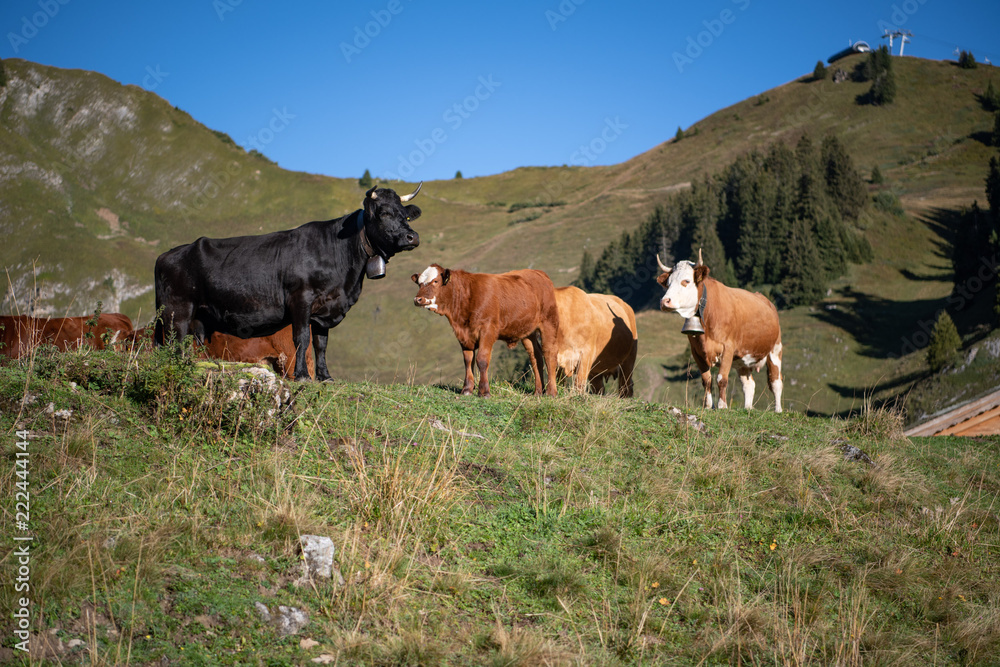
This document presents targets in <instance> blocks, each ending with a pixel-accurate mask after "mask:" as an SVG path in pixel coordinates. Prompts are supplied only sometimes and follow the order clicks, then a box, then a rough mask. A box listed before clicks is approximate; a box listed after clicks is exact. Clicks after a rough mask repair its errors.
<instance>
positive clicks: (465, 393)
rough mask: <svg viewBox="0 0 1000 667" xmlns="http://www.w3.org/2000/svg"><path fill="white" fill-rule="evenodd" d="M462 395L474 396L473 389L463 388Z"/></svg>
mask: <svg viewBox="0 0 1000 667" xmlns="http://www.w3.org/2000/svg"><path fill="white" fill-rule="evenodd" d="M462 396H472V390H471V389H463V390H462Z"/></svg>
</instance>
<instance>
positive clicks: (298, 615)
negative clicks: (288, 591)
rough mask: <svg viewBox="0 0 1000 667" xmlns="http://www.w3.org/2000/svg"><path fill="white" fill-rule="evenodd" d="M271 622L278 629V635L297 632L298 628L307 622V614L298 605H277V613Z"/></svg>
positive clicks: (282, 635) (304, 625) (283, 635)
mask: <svg viewBox="0 0 1000 667" xmlns="http://www.w3.org/2000/svg"><path fill="white" fill-rule="evenodd" d="M271 624H272V625H274V627H275V628H276V629H277V630H278V636H279V637H287V636H288V635H294V634H298V632H299V630H301V629H302V628H304V627H306V625H308V624H309V614H307V613H306V612H304V611H302V610H301V609H299V608H298V607H286V606H284V605H279V606H278V613H277V614H276V615H275V616H274V618H273V619H272V621H271Z"/></svg>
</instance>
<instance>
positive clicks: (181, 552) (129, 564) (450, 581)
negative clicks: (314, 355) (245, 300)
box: [0, 350, 1000, 665]
mask: <svg viewBox="0 0 1000 667" xmlns="http://www.w3.org/2000/svg"><path fill="white" fill-rule="evenodd" d="M241 377H245V373H241V372H240V371H238V370H233V368H232V367H229V369H228V370H226V371H225V372H220V371H219V370H218V368H217V367H216V366H215V365H214V364H200V365H199V364H197V363H196V362H195V361H194V360H193V359H192V358H190V356H188V355H187V354H185V353H180V352H176V351H171V350H160V351H157V352H155V353H153V352H149V351H145V350H143V351H138V352H135V353H131V354H125V353H118V354H116V353H113V352H101V353H98V352H93V351H88V350H85V351H79V352H74V353H67V354H56V353H53V352H48V351H39V352H38V353H37V354H36V355H34V356H33V357H32V358H30V359H29V358H26V359H24V360H23V361H21V362H16V363H12V362H8V363H6V364H4V365H3V366H0V408H2V409H0V421H2V426H3V432H4V433H5V436H4V439H3V443H2V447H3V452H4V454H5V456H4V460H5V462H6V465H5V467H4V470H3V471H0V494H3V496H4V497H8V498H12V497H13V495H14V490H15V486H14V484H15V482H16V481H17V478H16V477H15V475H14V474H13V473H14V460H15V456H14V452H15V443H16V441H17V438H16V437H15V435H14V431H15V430H16V429H27V430H28V431H30V433H31V438H30V441H29V442H30V444H29V450H30V477H29V479H30V484H31V486H30V489H31V528H32V531H33V533H34V534H35V542H34V543H33V544H32V561H31V563H32V564H31V586H32V589H31V599H32V601H33V607H32V610H33V612H32V613H33V616H32V629H33V631H34V633H35V635H34V637H33V640H32V645H33V646H36V647H39V648H40V647H41V646H42V645H43V643H44V642H43V639H42V638H43V637H44V638H47V640H48V643H49V644H51V654H50V659H51V660H52V661H53V662H54V661H56V660H57V659H58V660H60V661H62V664H67V663H73V662H76V661H82V662H89V663H90V664H150V663H158V662H159V661H161V660H162V659H163V658H166V659H167V660H170V661H176V662H178V663H182V664H269V665H279V664H306V663H309V661H310V660H312V659H314V658H319V657H321V656H328V659H329V660H330V661H331V663H330V664H334V663H336V664H376V665H404V664H407V665H412V664H452V665H538V664H567V665H568V664H588V665H589V664H602V665H632V664H677V665H689V664H731V663H737V662H741V661H742V663H746V664H775V665H792V664H794V665H829V664H841V665H861V664H865V665H869V664H884V665H910V664H916V663H921V662H933V663H934V664H942V665H952V664H953V665H990V664H995V657H996V655H997V654H998V653H1000V583H998V582H1000V576H998V575H1000V550H998V549H997V548H996V545H997V544H998V540H1000V502H998V501H1000V473H998V472H997V471H998V470H1000V465H998V463H1000V440H998V439H997V438H989V439H977V440H972V439H962V438H928V439H913V440H907V439H905V438H903V437H902V436H901V434H900V429H899V426H900V417H899V415H898V414H896V413H893V412H891V411H887V410H876V409H871V408H870V404H869V406H868V407H869V409H867V410H865V411H864V413H863V414H862V416H860V417H858V418H856V419H852V420H850V421H842V420H838V419H821V418H814V417H807V416H805V415H803V414H801V413H798V414H796V413H784V414H781V415H776V414H774V413H773V412H764V411H754V412H746V411H743V410H726V411H708V412H703V411H700V410H696V411H693V413H691V414H683V413H679V412H676V411H674V410H673V409H671V408H670V407H668V405H664V404H650V403H646V402H644V401H641V400H638V399H632V400H620V399H614V398H605V397H593V396H571V395H563V396H561V397H559V398H557V399H547V398H535V397H533V396H530V395H527V394H526V393H525V392H526V388H525V387H522V386H510V385H505V384H502V383H497V384H496V385H495V386H494V397H493V398H492V399H489V400H480V399H475V398H471V397H461V396H458V395H457V386H456V385H454V384H450V383H449V384H445V385H438V386H425V385H413V384H407V383H394V384H373V383H364V382H362V383H353V382H335V383H332V384H326V385H301V386H295V387H292V394H294V402H293V404H292V406H291V407H290V408H287V409H283V410H276V409H275V404H274V402H273V400H274V399H273V395H271V394H267V393H259V394H254V393H252V392H247V391H246V390H245V389H243V390H241V389H240V388H239V386H238V385H237V382H238V380H239V379H240V378H241ZM50 406H51V407H50ZM64 411H69V414H68V416H66V415H67V412H64ZM845 445H853V446H856V447H858V448H860V449H861V450H863V451H864V452H866V453H867V455H869V456H870V457H871V459H872V460H873V464H872V465H869V464H867V463H865V462H864V461H863V460H847V459H845V456H844V452H843V448H844V446H845ZM300 534H319V535H326V536H329V537H331V538H332V540H333V541H334V543H335V545H336V547H337V551H336V556H335V565H336V566H337V568H338V570H339V573H340V575H341V576H342V578H343V582H342V583H341V582H340V581H339V580H338V576H337V575H335V576H334V579H333V580H332V581H330V582H319V583H316V584H315V585H312V584H305V585H300V584H297V583H296V580H297V579H299V576H300V565H301V561H300V556H299V553H298V549H297V543H298V536H299V535H300ZM12 548H13V547H12V546H11V543H10V542H8V543H6V544H4V545H2V546H0V550H2V551H0V553H2V555H3V562H4V564H5V567H10V566H11V563H12V558H13V556H12V553H11V551H12ZM257 602H259V603H262V604H264V605H266V606H267V607H268V608H270V609H271V610H272V611H273V610H275V609H276V608H277V607H278V605H285V606H289V607H296V608H298V609H300V610H303V611H305V612H307V613H308V615H309V623H308V625H306V626H305V627H304V628H303V629H302V630H301V631H300V633H299V634H298V635H293V636H289V637H281V636H279V635H278V633H277V631H276V630H275V628H274V627H272V626H270V625H268V624H266V623H265V622H264V621H263V620H262V619H261V617H260V615H259V614H258V612H257V611H256V609H255V606H254V605H255V603H257ZM14 606H15V594H14V592H13V589H12V586H11V585H10V584H7V583H5V584H4V585H3V586H0V613H2V617H3V618H5V619H9V618H10V616H9V612H10V610H11V609H13V608H14ZM11 636H12V635H11V632H10V631H9V629H7V628H5V631H4V634H3V637H4V639H3V642H4V643H3V645H4V646H5V647H9V646H10V643H11V640H10V639H9V638H10V637H11ZM74 639H75V640H82V641H84V642H86V644H85V645H82V646H77V647H76V648H73V649H70V648H68V646H69V643H70V642H71V641H72V640H74ZM303 639H309V640H312V641H313V642H316V643H315V644H311V643H309V642H306V643H300V642H301V641H302V640H303ZM60 642H61V644H60ZM60 646H61V647H62V648H61V649H60ZM3 657H5V658H10V657H12V656H11V654H10V653H7V654H6V655H4V656H3Z"/></svg>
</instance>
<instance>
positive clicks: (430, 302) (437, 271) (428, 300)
mask: <svg viewBox="0 0 1000 667" xmlns="http://www.w3.org/2000/svg"><path fill="white" fill-rule="evenodd" d="M448 274H449V272H448V270H447V269H442V268H441V267H440V266H438V265H437V264H431V265H430V266H428V267H427V268H426V269H424V270H423V272H422V273H421V274H420V275H417V274H416V273H414V274H413V275H412V276H411V278H412V279H413V282H415V283H416V284H417V286H418V287H419V288H420V289H419V290H418V291H417V296H416V297H414V298H413V305H415V306H418V307H420V308H426V309H427V310H433V311H434V312H436V313H438V314H439V315H440V314H442V313H441V312H440V311H439V310H438V300H437V297H438V292H439V290H440V289H441V288H442V287H443V286H444V285H446V284H447V283H448Z"/></svg>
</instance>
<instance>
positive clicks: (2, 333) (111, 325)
mask: <svg viewBox="0 0 1000 667" xmlns="http://www.w3.org/2000/svg"><path fill="white" fill-rule="evenodd" d="M131 335H132V320H130V319H129V318H128V316H126V315H122V314H121V313H101V314H100V315H98V317H97V319H96V321H95V320H94V318H93V317H92V316H90V317H49V318H45V317H29V316H28V315H4V316H0V342H2V343H3V348H2V349H0V353H3V354H5V355H7V356H8V357H12V358H14V359H17V358H19V357H21V356H23V355H25V354H28V353H29V352H30V351H31V350H33V349H34V348H35V347H37V346H39V345H55V346H56V347H57V348H59V349H60V350H62V351H63V352H65V351H66V350H73V349H76V348H78V347H80V346H81V345H87V346H90V347H93V348H96V349H98V350H103V349H104V347H105V345H114V344H115V343H119V342H123V341H124V340H125V338H127V337H129V336H131Z"/></svg>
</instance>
